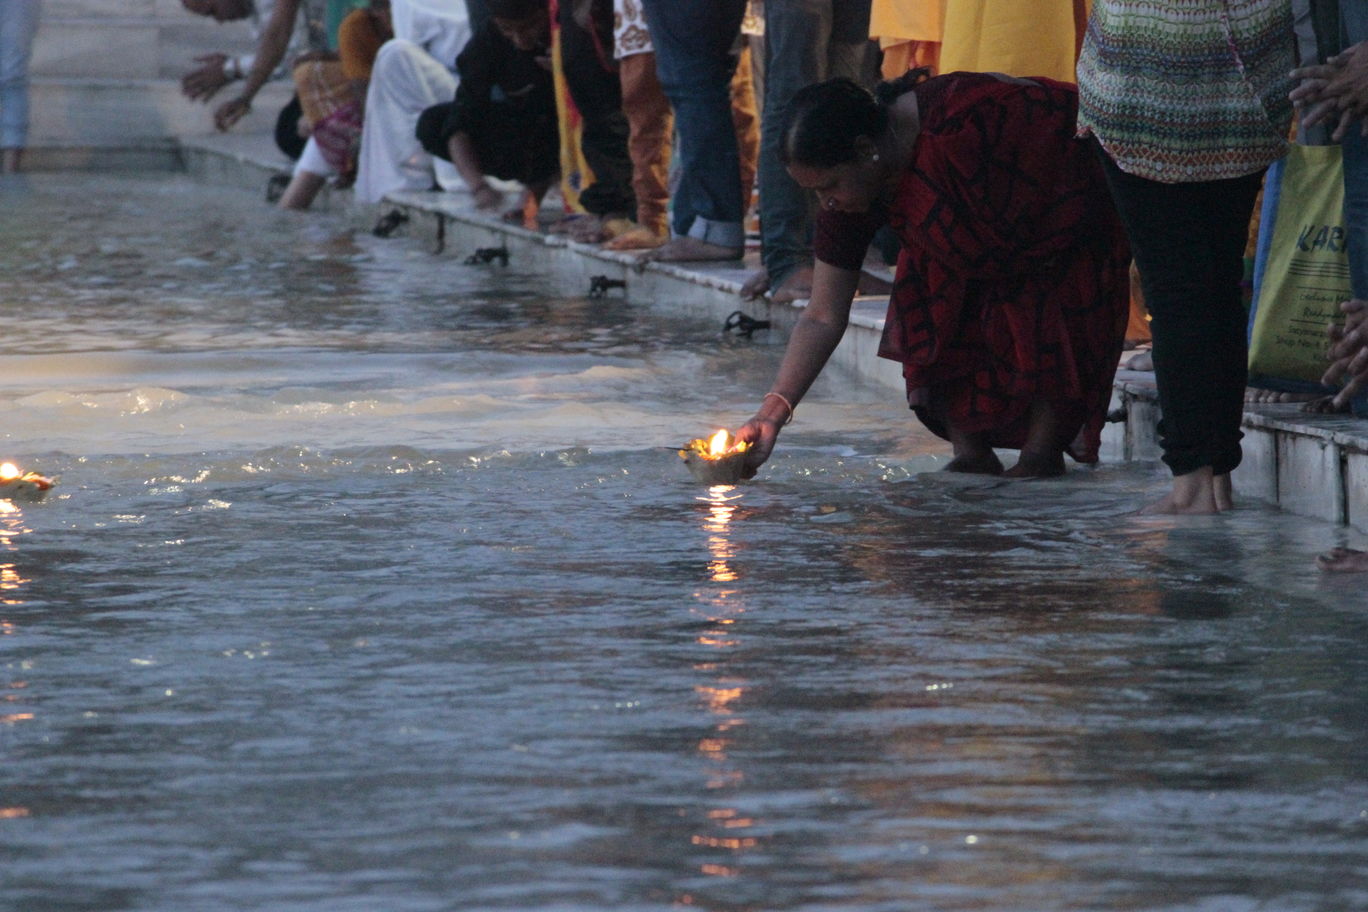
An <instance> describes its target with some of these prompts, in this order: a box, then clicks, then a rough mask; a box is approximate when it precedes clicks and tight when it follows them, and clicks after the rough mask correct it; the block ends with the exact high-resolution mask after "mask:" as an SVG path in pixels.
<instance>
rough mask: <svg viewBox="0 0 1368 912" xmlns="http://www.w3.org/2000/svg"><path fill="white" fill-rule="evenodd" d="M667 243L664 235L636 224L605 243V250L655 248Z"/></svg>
mask: <svg viewBox="0 0 1368 912" xmlns="http://www.w3.org/2000/svg"><path fill="white" fill-rule="evenodd" d="M664 243H665V237H664V235H660V234H656V233H655V232H654V231H652V230H651V229H649V228H647V227H645V226H644V225H636V226H635V227H632V228H629V229H627V230H626V231H624V232H622V234H619V235H617V236H616V237H614V238H613V239H612V240H611V241H609V242H608V243H606V244H604V245H603V249H604V250H654V249H656V248H657V247H659V246H660V245H661V244H664Z"/></svg>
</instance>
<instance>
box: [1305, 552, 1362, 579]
mask: <svg viewBox="0 0 1368 912" xmlns="http://www.w3.org/2000/svg"><path fill="white" fill-rule="evenodd" d="M1316 566H1317V567H1320V568H1321V569H1322V570H1324V571H1326V572H1327V573H1368V551H1358V550H1355V549H1354V548H1331V549H1330V550H1329V551H1327V552H1325V553H1324V554H1321V555H1319V556H1317V557H1316Z"/></svg>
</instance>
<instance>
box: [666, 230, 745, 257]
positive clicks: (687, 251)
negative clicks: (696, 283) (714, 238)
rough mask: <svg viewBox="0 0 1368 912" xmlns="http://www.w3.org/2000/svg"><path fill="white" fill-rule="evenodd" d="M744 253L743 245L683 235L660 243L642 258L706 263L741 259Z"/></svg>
mask: <svg viewBox="0 0 1368 912" xmlns="http://www.w3.org/2000/svg"><path fill="white" fill-rule="evenodd" d="M743 253H745V250H744V249H742V248H741V247H726V246H724V245H722V244H714V243H711V242H710V241H703V240H699V239H698V238H695V237H689V236H688V235H683V236H681V237H676V238H671V239H670V240H668V241H666V242H665V243H663V244H661V245H659V246H658V247H656V248H655V249H654V250H651V251H649V252H648V253H647V254H646V255H645V256H643V257H642V259H643V260H649V261H652V262H656V263H705V262H717V261H721V260H739V259H741V255H742V254H743Z"/></svg>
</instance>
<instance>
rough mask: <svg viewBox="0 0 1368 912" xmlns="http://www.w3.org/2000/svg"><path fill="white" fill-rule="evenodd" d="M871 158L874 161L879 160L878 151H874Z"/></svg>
mask: <svg viewBox="0 0 1368 912" xmlns="http://www.w3.org/2000/svg"><path fill="white" fill-rule="evenodd" d="M873 160H874V161H878V160H879V153H878V152H875V153H874V159H873Z"/></svg>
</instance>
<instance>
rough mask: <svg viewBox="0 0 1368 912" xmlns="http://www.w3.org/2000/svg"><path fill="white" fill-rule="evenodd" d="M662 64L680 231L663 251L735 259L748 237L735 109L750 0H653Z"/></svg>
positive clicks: (650, 8)
mask: <svg viewBox="0 0 1368 912" xmlns="http://www.w3.org/2000/svg"><path fill="white" fill-rule="evenodd" d="M643 8H644V10H645V12H646V21H647V24H648V25H649V27H650V30H651V40H652V42H653V43H654V44H655V50H656V72H657V73H658V74H659V76H660V84H661V87H662V88H663V89H664V90H665V96H666V97H667V98H669V100H670V104H671V105H672V106H673V107H674V112H675V129H676V131H677V133H678V137H679V138H678V145H677V147H676V149H675V154H676V156H678V159H679V170H680V178H679V187H678V189H677V190H676V191H675V196H674V217H673V219H672V226H671V227H672V228H673V230H674V234H675V235H676V237H675V238H674V240H672V241H671V242H670V243H668V244H666V245H665V246H664V247H661V248H660V249H659V250H657V251H656V252H655V255H656V257H657V258H659V259H665V260H683V259H735V258H737V257H739V256H740V255H741V252H742V249H743V246H744V243H745V229H744V226H743V225H742V218H743V210H742V202H741V175H740V164H739V152H738V149H737V145H736V130H735V127H734V125H733V123H732V113H731V89H730V83H731V77H732V67H733V66H734V65H735V58H734V57H733V56H732V53H731V50H732V44H733V42H734V41H735V40H736V36H737V35H738V34H739V33H740V30H741V16H742V13H743V12H744V11H745V0H688V2H681V0H645V2H644V3H643Z"/></svg>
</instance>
